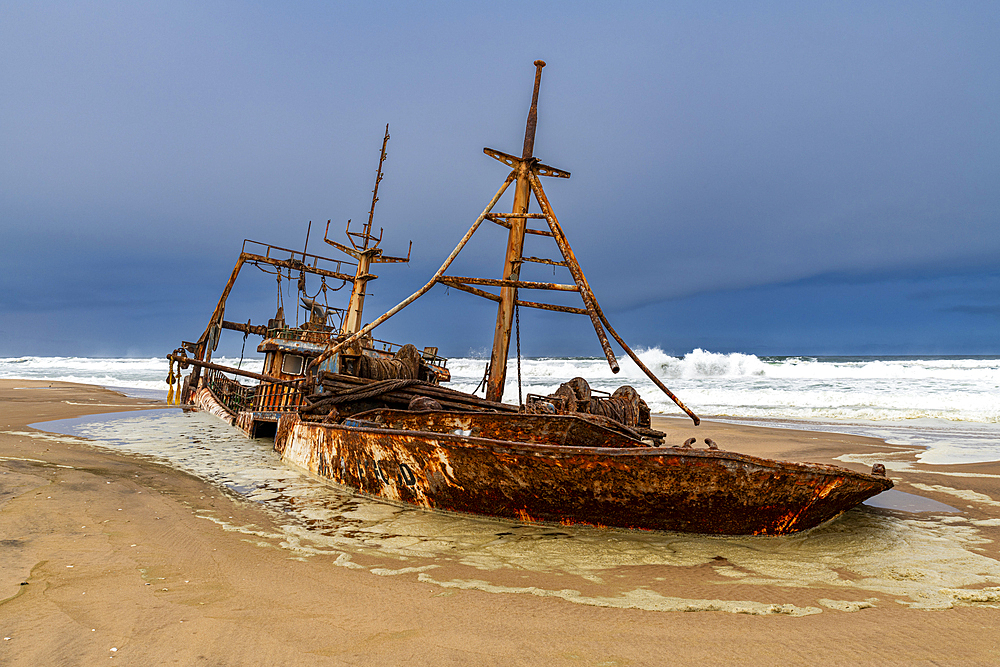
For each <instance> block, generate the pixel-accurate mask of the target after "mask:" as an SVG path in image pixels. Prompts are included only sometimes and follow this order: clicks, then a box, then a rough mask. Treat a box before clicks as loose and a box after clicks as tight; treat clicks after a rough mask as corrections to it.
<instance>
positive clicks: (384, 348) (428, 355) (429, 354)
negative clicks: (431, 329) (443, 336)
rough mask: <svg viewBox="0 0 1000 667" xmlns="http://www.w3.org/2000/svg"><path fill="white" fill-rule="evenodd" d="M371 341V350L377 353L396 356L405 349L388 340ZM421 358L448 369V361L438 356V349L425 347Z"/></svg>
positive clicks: (376, 339) (375, 339) (432, 364)
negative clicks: (401, 349)
mask: <svg viewBox="0 0 1000 667" xmlns="http://www.w3.org/2000/svg"><path fill="white" fill-rule="evenodd" d="M370 340H371V347H370V348H369V349H371V350H374V351H376V352H384V353H387V354H396V353H397V352H399V348H401V347H403V346H402V345H399V344H397V343H390V342H389V341H387V340H379V339H378V338H372V339H370ZM420 357H421V358H422V359H423V360H424V362H425V363H428V364H430V365H431V366H438V367H439V368H447V367H448V360H447V359H445V358H444V357H442V356H439V355H438V353H437V348H436V347H433V348H430V347H425V348H424V350H423V352H421V353H420Z"/></svg>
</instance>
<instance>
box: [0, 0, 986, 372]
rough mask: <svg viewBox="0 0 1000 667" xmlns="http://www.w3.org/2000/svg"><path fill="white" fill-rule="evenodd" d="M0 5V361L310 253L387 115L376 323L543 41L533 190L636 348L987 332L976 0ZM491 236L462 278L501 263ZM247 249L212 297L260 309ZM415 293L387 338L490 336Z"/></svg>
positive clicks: (455, 223) (78, 351)
mask: <svg viewBox="0 0 1000 667" xmlns="http://www.w3.org/2000/svg"><path fill="white" fill-rule="evenodd" d="M0 16H2V17H3V18H2V20H0V86H2V90H3V91H4V94H3V95H0V231H2V232H3V236H4V239H5V243H4V245H3V251H2V252H3V258H4V268H5V270H4V271H3V272H0V355H3V356H15V355H28V354H43V355H59V354H66V355H94V356H97V355H115V356H117V355H158V354H161V353H165V352H168V351H169V350H171V349H173V348H174V347H176V346H177V345H178V343H179V341H180V340H181V339H191V338H192V337H196V336H197V334H198V333H199V332H200V330H201V329H202V328H203V327H204V324H205V321H206V318H207V316H208V314H209V312H210V310H211V308H212V307H213V305H214V302H215V300H216V299H217V298H218V294H219V292H220V291H221V289H222V286H223V284H224V281H225V279H226V277H227V276H228V274H229V271H230V269H231V267H232V264H233V262H234V261H235V259H236V256H237V255H238V253H239V248H240V244H241V242H242V240H243V239H244V238H251V239H256V240H260V241H265V242H271V243H274V244H276V245H282V246H288V247H301V245H302V243H303V242H304V240H305V232H306V226H307V223H308V222H309V221H310V220H312V221H313V228H314V229H313V232H314V233H313V237H312V240H311V242H310V249H311V250H314V251H315V250H317V249H319V248H321V247H322V243H321V242H320V238H321V232H320V234H317V233H316V230H317V228H319V229H321V228H322V226H323V225H324V224H325V221H326V220H328V219H330V220H333V224H332V225H331V228H335V229H342V228H343V226H344V224H345V223H346V220H347V219H348V218H352V219H354V220H355V221H360V220H362V219H363V218H364V216H365V215H366V212H367V210H368V204H369V199H370V196H371V195H370V191H371V187H372V181H373V179H374V172H375V167H376V165H377V159H378V149H379V146H380V141H381V136H382V129H383V127H384V125H385V123H389V124H390V126H391V133H392V140H391V141H390V144H389V159H388V161H387V163H386V176H385V180H384V181H383V183H382V187H381V192H380V196H381V200H380V202H379V207H378V211H377V216H376V225H377V226H382V227H385V229H386V240H385V242H384V246H385V248H386V250H387V251H388V252H389V253H390V254H392V253H394V252H404V253H405V248H406V245H407V243H408V242H409V241H410V240H412V241H413V256H414V260H413V261H412V262H411V263H410V265H408V266H400V265H389V266H384V267H380V273H379V275H380V276H381V277H380V279H379V280H378V281H376V282H375V283H373V285H372V292H373V294H372V297H371V298H370V299H369V301H368V311H367V312H368V313H369V314H370V315H371V316H372V317H374V316H375V315H377V313H376V311H379V312H381V311H382V310H385V309H387V308H389V307H391V306H392V305H394V304H395V303H396V302H397V301H399V300H400V299H402V298H403V297H405V296H406V295H408V294H409V293H410V292H411V291H413V290H414V289H415V288H416V287H418V286H419V285H422V284H423V282H425V281H426V279H427V278H429V277H430V275H431V274H432V273H433V271H434V270H435V269H436V268H437V266H438V265H439V264H440V263H441V261H442V260H443V258H444V257H445V256H446V255H447V253H448V252H449V251H450V250H451V248H452V247H453V246H454V244H455V243H456V242H457V240H458V239H459V238H460V237H461V235H462V234H463V233H464V232H465V230H466V229H467V227H468V226H469V224H471V222H472V221H473V220H474V218H475V217H476V215H477V214H478V213H479V211H480V210H481V209H482V207H483V206H484V205H485V203H486V201H487V200H488V199H489V197H490V196H491V195H492V193H493V192H494V191H495V190H496V188H497V187H498V186H499V184H500V182H501V181H502V179H503V178H504V176H505V172H504V169H503V167H502V165H500V164H499V163H497V162H495V161H493V160H491V159H489V158H488V157H486V156H484V155H483V154H482V148H483V146H490V147H493V148H497V149H499V150H504V151H508V152H517V151H518V150H519V149H520V145H521V139H522V136H523V128H524V119H525V115H526V112H527V107H528V102H529V101H530V92H531V91H530V88H531V83H532V76H533V67H532V65H531V63H532V61H533V60H535V59H537V58H541V59H544V60H546V61H547V62H548V67H546V69H545V71H544V75H543V81H542V91H541V99H540V105H539V125H538V138H537V140H536V143H535V154H536V155H537V156H539V157H540V159H541V160H542V161H543V162H546V163H548V164H551V165H554V166H557V167H560V168H563V169H566V170H568V171H571V172H572V173H573V177H572V178H571V179H569V180H568V181H563V180H556V179H548V180H546V183H545V184H546V187H547V191H548V194H549V198H550V200H551V201H552V203H553V206H554V208H555V210H556V212H557V214H558V215H559V216H560V219H561V221H562V222H563V226H564V228H565V229H566V231H567V234H568V236H569V238H570V241H571V242H572V243H573V245H574V250H575V251H576V253H577V255H578V257H579V258H580V260H581V263H582V265H583V268H584V270H585V272H586V273H587V275H588V278H589V279H590V282H591V284H592V286H593V287H594V290H595V292H596V294H597V296H598V298H599V300H600V301H601V303H602V305H603V306H604V309H605V311H606V312H607V314H608V315H609V317H610V319H611V320H612V323H613V324H614V325H615V327H616V328H617V329H618V330H619V332H620V333H622V334H623V335H624V336H625V337H626V339H628V340H630V341H631V342H632V344H633V345H634V346H639V347H642V346H654V345H655V346H659V347H662V348H663V349H665V350H669V351H672V352H675V353H678V354H681V353H684V352H686V351H689V350H690V349H692V348H694V347H702V348H705V349H711V350H713V351H740V352H754V353H759V354H866V353H867V354H893V353H896V354H977V353H978V354H997V353H1000V343H998V336H997V332H998V324H1000V259H998V258H1000V231H998V222H1000V220H998V217H1000V216H998V212H1000V188H998V187H997V184H998V176H1000V165H998V158H997V156H998V155H1000V133H998V121H997V118H1000V114H998V111H1000V48H998V47H1000V6H998V5H996V4H995V3H976V2H964V3H920V2H905V3H903V2H900V3H895V2H881V3H880V2H874V3H872V2H865V3H860V2H859V3H850V2H845V3H830V4H827V5H820V4H818V3H808V4H805V5H804V4H803V3H784V2H761V3H726V2H719V3H700V2H697V3H696V2H690V3H670V2H657V3H626V4H616V5H614V6H613V7H612V6H611V5H610V4H608V3H545V4H536V3H518V2H512V3H504V4H502V5H494V6H491V8H487V9H482V8H479V7H478V6H475V5H473V4H471V3H421V4H416V3H413V4H409V3H380V4H378V5H372V6H371V7H368V6H365V3H345V4H336V3H318V2H298V3H242V2H241V3H236V2H232V3H227V2H198V3H186V2H176V3H169V4H158V3H135V4H122V3H103V2H91V3H73V2H61V3H45V2H39V3H4V2H0ZM506 205H507V206H509V203H507V204H506ZM501 231H502V230H500V228H492V229H483V230H482V231H481V232H480V233H479V234H477V239H476V242H475V243H474V244H473V245H472V246H471V247H470V248H468V250H467V251H466V254H464V255H463V258H462V259H461V261H460V262H459V263H458V264H457V265H456V267H455V273H458V274H462V275H480V276H484V277H496V276H498V275H499V272H500V268H501V264H502V248H503V243H504V239H503V235H502V234H501V233H500V232H501ZM480 236H481V237H482V238H479V237H480ZM533 251H534V249H533ZM553 252H555V251H554V249H551V248H546V247H543V246H538V247H537V253H534V254H538V255H541V256H545V255H546V254H548V253H553ZM330 254H331V255H332V254H334V251H333V250H332V249H331V252H330ZM548 256H552V255H551V254H548ZM536 274H537V275H535V276H534V277H535V278H536V279H552V273H551V270H550V269H541V270H538V269H536ZM248 277H249V278H250V279H249V280H248V281H247V282H246V285H242V284H241V288H240V291H238V293H237V294H234V298H233V302H232V305H231V307H230V309H229V310H228V311H227V316H228V317H229V318H230V319H236V320H242V321H246V319H247V318H248V317H252V318H253V319H254V321H258V320H259V321H263V320H264V319H266V318H267V317H269V316H271V315H273V313H272V312H269V311H272V310H273V308H274V304H275V299H276V295H275V287H274V283H273V279H272V280H271V281H270V282H268V281H265V280H263V278H262V277H256V276H253V277H250V276H248ZM529 277H531V276H529ZM559 278H560V276H559V275H558V274H557V276H556V279H559ZM310 289H312V287H310ZM435 290H436V291H435V292H434V293H432V294H431V295H430V297H429V298H428V299H427V300H426V302H421V303H418V304H417V305H416V306H413V307H412V308H411V309H409V310H407V311H404V313H402V314H401V315H399V316H398V317H397V318H396V319H394V320H392V321H391V322H390V323H388V325H387V326H386V327H385V328H384V329H383V330H381V332H380V333H381V335H382V336H383V337H385V338H389V339H392V340H396V341H399V342H408V341H410V342H414V343H416V344H417V345H418V346H424V345H433V344H437V345H439V346H440V347H441V349H442V351H443V352H445V353H446V354H450V355H464V354H468V353H469V352H470V351H475V350H481V349H483V348H485V347H486V346H488V345H489V344H490V340H491V331H492V326H493V318H494V314H493V308H492V306H490V304H486V303H480V302H479V300H477V299H475V298H474V297H471V296H467V295H464V294H460V293H457V292H455V291H451V292H450V293H449V292H447V291H446V290H444V289H443V288H435ZM522 337H523V342H524V350H525V352H526V353H527V354H570V355H599V354H600V348H599V347H598V346H597V344H596V341H595V340H594V337H593V333H592V331H591V329H590V325H589V323H588V322H587V321H586V320H585V319H582V318H578V317H573V316H562V317H553V316H552V315H549V314H538V313H526V314H525V315H524V317H523V318H522ZM237 338H238V337H237ZM240 342H242V341H241V340H237V341H235V343H234V344H235V345H236V346H237V353H238V343H240Z"/></svg>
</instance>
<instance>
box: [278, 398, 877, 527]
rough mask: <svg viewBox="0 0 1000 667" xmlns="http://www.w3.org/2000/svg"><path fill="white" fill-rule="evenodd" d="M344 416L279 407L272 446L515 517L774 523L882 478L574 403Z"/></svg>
mask: <svg viewBox="0 0 1000 667" xmlns="http://www.w3.org/2000/svg"><path fill="white" fill-rule="evenodd" d="M376 412H377V413H379V414H375V415H372V416H373V417H374V418H375V420H376V421H374V422H373V421H369V420H346V421H345V422H344V423H342V424H322V423H314V422H305V421H302V420H301V418H300V417H299V416H298V415H296V414H289V415H284V416H282V418H281V420H280V421H279V424H278V432H277V437H276V438H275V449H276V451H277V452H278V453H279V454H280V455H281V457H282V459H283V460H285V461H287V462H289V463H292V464H294V465H297V466H299V467H301V468H305V469H306V470H309V471H310V472H313V473H315V474H317V475H320V476H322V477H325V478H327V479H330V480H331V481H333V482H335V483H336V484H338V485H341V486H343V487H347V488H348V489H351V490H353V491H356V492H358V493H361V494H364V495H368V496H372V497H375V498H381V499H386V500H390V501H394V502H401V503H408V504H411V505H415V506H417V507H422V508H428V509H437V510H448V511H455V512H463V513H469V514H476V515H481V516H488V517H495V518H500V519H513V520H518V521H536V522H547V523H558V524H563V525H574V524H587V525H596V526H606V527H617V528H628V529H642V530H663V531H680V532H693V533H704V534H721V535H782V534H786V533H793V532H797V531H801V530H806V529H808V528H812V527H814V526H817V525H819V524H821V523H824V522H826V521H828V520H830V519H832V518H834V517H836V516H838V515H839V514H841V513H842V512H844V511H845V510H847V509H850V508H852V507H854V506H856V505H858V504H859V503H861V502H862V501H864V500H865V499H867V498H869V497H871V496H874V495H876V494H878V493H881V492H882V491H885V490H886V489H888V488H891V487H892V482H891V481H890V480H888V479H887V478H885V477H881V476H876V475H868V474H864V473H858V472H854V471H851V470H846V469H844V468H839V467H836V466H828V465H822V464H801V463H791V462H785V461H773V460H768V459H762V458H758V457H754V456H748V455H744V454H738V453H734V452H725V451H718V450H702V449H685V448H683V447H652V446H648V445H647V446H643V443H641V442H638V441H635V440H632V439H630V438H628V437H627V436H624V435H622V434H620V433H616V432H614V431H611V430H609V429H605V428H602V427H601V426H598V425H595V424H593V423H590V422H588V421H587V420H584V419H581V418H579V417H573V416H540V415H539V416H529V415H521V416H518V417H512V416H510V415H470V414H468V413H449V412H441V413H423V414H421V413H413V412H410V413H404V412H402V411H391V410H383V411H376Z"/></svg>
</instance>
